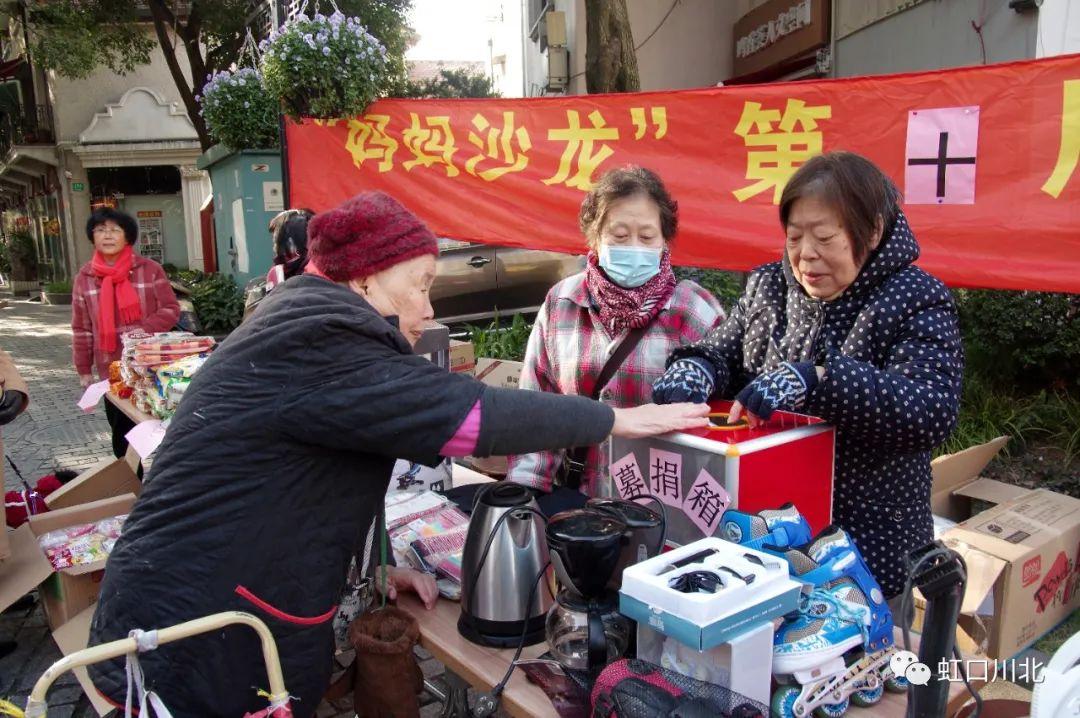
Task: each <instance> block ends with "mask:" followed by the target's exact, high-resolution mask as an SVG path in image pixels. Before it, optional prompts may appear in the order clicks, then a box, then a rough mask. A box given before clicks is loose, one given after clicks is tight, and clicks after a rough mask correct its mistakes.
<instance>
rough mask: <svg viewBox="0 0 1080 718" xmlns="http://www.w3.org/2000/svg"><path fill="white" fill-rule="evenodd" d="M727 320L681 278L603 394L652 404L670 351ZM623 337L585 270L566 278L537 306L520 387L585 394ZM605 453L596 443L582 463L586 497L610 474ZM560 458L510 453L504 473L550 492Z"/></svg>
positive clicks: (614, 400)
mask: <svg viewBox="0 0 1080 718" xmlns="http://www.w3.org/2000/svg"><path fill="white" fill-rule="evenodd" d="M723 321H724V310H723V309H721V307H720V304H719V303H718V302H717V301H716V299H715V298H714V297H713V296H712V295H711V294H709V293H708V292H707V291H705V290H704V289H702V288H701V287H700V286H698V285H697V284H695V283H694V282H691V281H688V280H686V281H682V282H679V284H678V285H677V286H676V287H675V293H674V294H672V296H671V299H669V300H668V304H667V306H666V307H665V308H664V309H662V310H661V311H660V314H659V315H658V317H657V318H656V319H654V320H653V322H652V323H651V324H650V325H649V328H648V330H647V331H646V332H645V335H644V336H643V337H642V338H641V341H640V342H639V343H638V345H637V346H636V347H635V348H634V351H633V352H632V353H631V354H630V356H628V357H627V358H626V361H624V362H623V364H622V366H621V367H620V368H619V370H618V371H617V372H616V373H615V376H614V377H612V379H611V381H610V382H608V384H607V386H606V387H604V389H603V391H602V392H601V394H600V400H601V401H603V402H604V403H605V404H609V405H611V406H614V407H617V408H627V407H634V406H639V405H641V404H647V403H649V402H650V401H652V385H653V382H654V381H656V380H657V379H658V378H660V376H661V375H662V374H663V373H664V367H665V364H666V362H667V359H668V357H669V356H671V353H672V352H673V351H674V350H675V349H676V348H678V347H680V346H684V345H687V344H691V343H694V342H698V341H700V340H701V339H702V338H703V337H705V336H706V335H708V334H709V332H710V331H711V330H712V329H713V328H714V327H716V326H719V325H720V323H721V322H723ZM622 337H623V335H620V336H618V337H612V336H610V335H608V333H607V330H606V329H604V327H603V325H602V324H601V323H600V314H599V312H597V310H596V309H595V308H594V306H593V303H592V298H591V297H590V295H589V290H588V288H587V286H586V284H585V274H584V273H581V274H576V275H574V276H572V277H568V278H567V279H564V280H563V281H561V282H559V283H558V284H556V285H555V286H554V287H552V289H551V291H550V292H549V293H548V296H547V299H546V300H545V301H544V306H543V307H541V308H540V313H539V314H538V315H537V317H536V324H534V325H533V330H532V335H531V336H530V337H529V346H528V349H527V350H526V352H525V367H524V368H523V369H522V372H521V382H520V384H519V387H520V388H522V389H532V390H536V391H548V392H555V393H559V394H582V395H588V394H590V393H591V391H592V389H593V384H594V382H595V381H596V379H597V377H598V376H599V374H600V371H601V370H602V369H603V368H604V364H605V362H606V361H607V358H608V357H609V356H610V355H611V352H613V351H614V350H615V348H616V347H617V346H618V343H619V341H621V340H622ZM602 454H603V452H602V451H600V448H599V447H593V448H592V449H591V450H590V451H589V455H588V458H587V459H586V462H585V463H586V468H585V474H584V476H582V481H581V490H582V491H583V492H584V493H586V494H588V495H589V496H596V495H597V491H598V490H599V485H600V481H601V480H602V479H603V477H604V475H605V474H606V469H607V467H605V466H604V458H603V456H602ZM562 460H563V454H562V453H561V452H541V453H537V454H527V455H523V456H512V457H510V468H509V473H508V475H507V478H508V479H510V480H511V481H515V482H517V483H520V484H525V485H527V486H533V487H536V488H540V489H543V490H545V491H550V490H551V487H552V480H553V478H554V476H555V475H556V473H557V471H558V469H559V467H560V465H561V464H562Z"/></svg>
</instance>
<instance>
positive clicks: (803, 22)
mask: <svg viewBox="0 0 1080 718" xmlns="http://www.w3.org/2000/svg"><path fill="white" fill-rule="evenodd" d="M734 33H735V64H734V67H733V71H734V75H735V76H736V77H738V76H741V75H749V74H751V73H755V72H758V71H760V70H763V69H765V68H768V67H772V66H774V65H779V64H781V63H783V62H784V61H786V60H790V59H792V58H795V57H799V56H800V55H805V54H806V53H809V52H811V51H813V50H816V49H818V48H819V47H824V46H825V45H826V44H827V43H828V41H829V3H828V2H826V1H825V0H770V1H769V2H767V3H765V4H764V5H761V6H760V7H757V8H755V9H754V10H752V11H750V12H749V13H747V14H746V15H743V16H742V18H740V19H739V21H738V22H737V23H735V29H734Z"/></svg>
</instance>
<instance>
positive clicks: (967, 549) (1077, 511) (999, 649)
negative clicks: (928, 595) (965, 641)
mask: <svg viewBox="0 0 1080 718" xmlns="http://www.w3.org/2000/svg"><path fill="white" fill-rule="evenodd" d="M943 540H944V542H945V544H946V545H947V546H949V547H950V548H952V549H954V550H956V551H957V552H959V553H960V554H961V555H962V556H964V559H965V561H966V562H967V563H968V566H969V568H968V574H969V575H968V586H967V592H966V593H965V595H964V601H963V604H962V606H961V614H962V618H963V619H964V620H963V622H962V623H963V624H966V625H964V629H965V632H967V633H968V634H969V636H970V637H971V638H972V639H973V641H974V642H975V643H976V644H977V645H978V647H979V648H980V649H983V648H984V650H982V651H980V653H984V654H985V655H986V656H987V657H989V658H994V659H998V660H1004V659H1008V658H1011V657H1012V656H1015V655H1016V654H1017V653H1019V652H1020V651H1022V650H1023V649H1025V648H1027V647H1028V646H1030V645H1031V644H1032V643H1034V642H1035V641H1036V640H1038V639H1039V638H1040V637H1042V636H1043V635H1045V634H1046V633H1048V632H1049V631H1050V630H1052V629H1053V628H1054V627H1055V626H1057V624H1058V623H1060V622H1061V621H1063V620H1065V619H1066V618H1068V616H1069V615H1070V614H1071V613H1072V612H1073V611H1075V610H1076V609H1078V608H1080V565H1078V559H1080V555H1078V554H1080V499H1074V498H1072V497H1070V496H1065V495H1064V494H1058V493H1055V492H1053V491H1047V490H1046V489H1035V490H1033V491H1028V492H1027V493H1025V494H1024V495H1022V496H1019V497H1017V498H1014V499H1012V500H1010V501H1007V502H1005V503H1003V504H1001V505H999V506H995V507H993V508H991V509H987V510H986V511H983V512H982V513H980V514H977V515H976V516H973V517H972V518H970V519H968V520H966V521H964V522H962V523H960V524H959V525H958V526H957V527H956V528H953V529H950V530H949V531H947V532H946V533H945V535H944V537H943Z"/></svg>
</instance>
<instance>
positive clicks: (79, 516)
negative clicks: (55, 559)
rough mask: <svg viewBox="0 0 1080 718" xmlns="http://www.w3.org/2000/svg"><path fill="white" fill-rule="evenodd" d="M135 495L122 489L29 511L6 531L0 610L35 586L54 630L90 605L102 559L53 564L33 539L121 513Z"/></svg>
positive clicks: (0, 567)
mask: <svg viewBox="0 0 1080 718" xmlns="http://www.w3.org/2000/svg"><path fill="white" fill-rule="evenodd" d="M134 505H135V495H134V494H125V495H123V496H116V497H113V498H108V499H102V500H100V501H92V502H90V503H87V504H80V505H78V506H71V507H69V508H65V509H58V510H56V511H49V512H48V513H44V514H39V515H37V516H31V517H30V520H29V521H27V522H26V523H25V524H23V525H22V526H20V527H19V528H17V529H16V530H15V531H13V532H11V537H10V538H11V556H10V557H9V558H8V559H7V560H6V561H3V562H2V563H0V611H2V610H3V609H5V608H7V607H8V606H10V605H11V604H13V603H15V601H17V600H19V599H20V598H21V597H22V596H25V595H26V594H27V593H29V592H30V591H32V590H34V589H35V588H38V589H39V591H38V593H39V594H40V598H41V602H42V605H43V606H44V609H45V618H46V620H47V622H48V624H49V629H50V630H52V631H55V630H57V629H58V628H60V627H61V626H62V625H64V624H65V623H67V622H68V621H69V620H71V619H72V618H74V617H75V615H76V614H78V613H79V612H81V611H83V610H85V609H86V608H88V607H89V606H92V605H93V604H94V603H95V602H96V601H97V597H98V593H99V591H100V590H101V579H102V578H103V577H104V574H105V561H104V560H101V561H95V562H93V563H90V564H85V565H80V566H72V567H70V568H65V569H61V570H59V571H57V570H56V569H54V568H53V566H52V564H51V563H50V562H49V559H48V558H46V556H45V552H44V551H43V550H42V549H41V545H40V544H39V542H38V538H39V537H40V536H42V535H44V534H46V533H48V532H49V531H56V530H58V529H63V528H67V527H69V526H77V525H79V524H86V523H92V522H94V521H100V520H102V519H107V518H111V517H113V516H119V515H122V514H127V513H129V512H130V511H131V507H132V506H134Z"/></svg>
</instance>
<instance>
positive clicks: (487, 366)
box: [465, 357, 525, 477]
mask: <svg viewBox="0 0 1080 718" xmlns="http://www.w3.org/2000/svg"><path fill="white" fill-rule="evenodd" d="M524 367H525V365H524V364H523V363H522V362H519V361H509V360H507V359H491V358H488V357H480V358H479V359H477V360H476V378H477V379H478V380H480V381H482V382H484V383H485V384H487V385H488V386H495V387H499V388H500V389H517V388H518V380H519V379H520V378H521V370H522V369H523V368H524ZM465 461H466V462H467V463H468V465H469V466H471V467H472V468H473V469H476V470H477V471H480V472H482V473H485V474H487V475H488V476H496V477H502V476H506V471H507V462H506V457H505V456H489V457H486V458H478V457H475V456H469V457H466V459H465Z"/></svg>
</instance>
